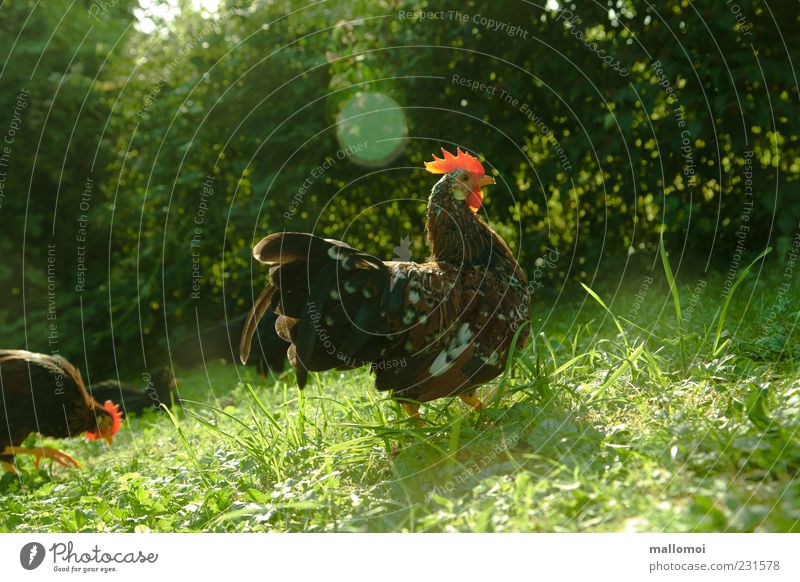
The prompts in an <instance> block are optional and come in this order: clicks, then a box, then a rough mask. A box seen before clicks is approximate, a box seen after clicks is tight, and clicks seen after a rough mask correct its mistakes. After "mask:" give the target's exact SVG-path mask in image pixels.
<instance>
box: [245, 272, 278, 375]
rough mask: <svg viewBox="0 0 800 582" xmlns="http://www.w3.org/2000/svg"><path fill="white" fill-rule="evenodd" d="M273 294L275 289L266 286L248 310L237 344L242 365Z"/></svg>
mask: <svg viewBox="0 0 800 582" xmlns="http://www.w3.org/2000/svg"><path fill="white" fill-rule="evenodd" d="M273 293H275V287H273V286H272V285H267V286H266V287H265V288H264V290H263V291H262V292H261V294H260V295H259V296H258V299H256V302H255V303H254V304H253V308H252V309H251V310H250V313H249V315H248V316H247V321H246V322H245V324H244V330H243V331H242V340H241V343H240V344H239V359H240V360H241V361H242V363H243V364H246V363H247V359H248V358H249V357H250V347H251V344H252V343H253V335H254V334H255V333H256V329H258V322H259V321H261V318H262V317H263V316H264V312H265V311H266V310H267V308H268V307H269V305H270V303H271V302H272V295H273Z"/></svg>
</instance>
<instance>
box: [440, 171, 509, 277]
mask: <svg viewBox="0 0 800 582" xmlns="http://www.w3.org/2000/svg"><path fill="white" fill-rule="evenodd" d="M454 187H456V186H455V184H454V179H453V177H452V176H451V175H449V174H448V175H445V176H444V177H443V178H442V179H441V180H439V181H438V182H437V183H436V185H435V186H434V187H433V189H432V190H431V196H430V198H429V199H428V221H427V224H426V225H425V230H426V231H427V235H428V245H429V246H430V249H431V256H430V259H429V260H430V261H432V262H433V261H435V262H439V263H448V264H451V265H454V266H469V265H485V266H489V265H494V264H497V263H499V262H510V263H511V264H512V265H514V266H516V260H514V257H513V255H512V254H511V251H510V250H509V248H508V246H507V245H506V244H505V242H504V241H503V239H502V238H500V236H499V235H498V234H497V233H495V232H494V230H492V228H491V227H490V226H489V225H488V224H486V223H485V222H483V220H481V218H480V216H479V214H478V213H475V212H472V211H471V210H470V209H469V207H468V206H467V205H466V204H465V203H464V201H463V200H459V199H457V198H456V197H454V196H453V188H454ZM512 270H513V269H512Z"/></svg>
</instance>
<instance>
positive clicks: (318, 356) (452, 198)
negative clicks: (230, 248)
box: [241, 169, 528, 402]
mask: <svg viewBox="0 0 800 582" xmlns="http://www.w3.org/2000/svg"><path fill="white" fill-rule="evenodd" d="M474 182H475V177H474V176H473V175H471V174H469V172H467V171H466V170H463V169H457V170H455V171H452V172H449V173H447V174H446V175H444V176H443V177H442V178H441V179H440V180H439V182H437V184H436V185H435V186H434V188H433V190H432V192H431V196H430V199H429V203H428V217H427V225H426V229H427V239H428V244H429V246H430V249H431V256H430V258H429V259H428V260H427V261H426V262H424V263H413V262H384V261H381V260H380V259H378V258H376V257H373V256H371V255H368V254H366V253H362V252H360V251H358V250H356V249H353V248H352V247H350V246H349V245H347V244H345V243H343V242H341V241H337V240H331V239H323V238H320V237H316V236H314V235H311V234H304V233H276V234H272V235H270V236H268V237H266V238H265V239H263V240H262V241H261V242H259V243H258V245H256V247H255V248H254V251H253V254H254V256H255V258H256V259H258V260H259V261H261V262H263V263H267V264H269V265H271V268H270V283H269V285H267V287H266V288H265V289H264V291H263V292H262V293H261V295H260V296H259V298H258V299H257V300H256V302H255V305H254V306H253V310H252V311H251V313H250V317H249V319H248V322H247V324H246V325H245V329H244V333H243V336H242V345H241V356H242V359H243V361H246V359H247V356H248V353H249V346H250V341H251V337H252V334H253V332H254V330H255V327H256V325H257V324H258V320H259V319H260V317H261V315H262V314H263V313H264V312H266V311H268V310H272V311H274V312H275V313H277V314H278V319H277V321H276V330H277V332H278V334H279V335H280V336H281V337H283V338H284V339H285V340H287V341H289V342H291V346H290V347H289V352H288V355H289V360H290V362H291V364H292V366H294V367H295V368H296V369H297V380H298V384H299V386H300V387H301V388H302V387H303V386H304V385H305V384H306V379H307V372H308V371H309V370H313V371H320V370H327V369H332V368H357V367H361V366H364V365H369V366H371V367H372V369H373V371H374V372H375V386H376V388H377V389H378V390H390V391H391V392H392V394H393V395H394V396H396V397H403V398H409V399H413V400H418V401H423V402H424V401H430V400H434V399H436V398H442V397H445V396H454V395H459V394H468V393H470V392H471V391H473V390H474V388H475V387H477V386H479V385H481V384H484V383H486V382H488V381H490V380H492V379H493V378H496V377H497V376H498V375H499V374H500V373H501V372H502V370H503V369H504V367H505V362H506V359H507V357H508V354H509V351H510V349H511V342H512V338H513V336H514V332H515V330H516V329H517V327H518V326H519V325H520V324H522V323H523V322H525V321H527V319H528V309H527V305H528V304H527V301H526V298H525V291H526V286H527V282H526V279H525V274H524V273H523V271H522V269H521V268H520V267H519V265H518V264H517V261H516V260H515V259H514V256H513V255H512V253H511V251H510V250H509V248H508V246H507V245H506V244H505V242H504V241H503V240H502V239H501V238H500V236H498V235H497V233H495V232H494V231H493V230H492V229H491V228H490V227H489V226H488V225H487V224H486V223H485V222H483V220H482V219H481V218H480V217H479V215H478V214H476V213H475V212H473V211H472V210H471V209H470V208H469V206H468V205H467V204H466V203H465V198H467V193H466V188H467V187H474ZM473 199H474V198H473ZM526 340H527V329H526V330H525V331H523V332H521V334H520V337H519V345H524V343H525V342H526Z"/></svg>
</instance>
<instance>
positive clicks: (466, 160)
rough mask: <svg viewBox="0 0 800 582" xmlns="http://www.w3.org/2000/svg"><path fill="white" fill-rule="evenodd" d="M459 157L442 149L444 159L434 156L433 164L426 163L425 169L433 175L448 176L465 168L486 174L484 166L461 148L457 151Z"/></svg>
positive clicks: (480, 174)
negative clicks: (449, 173) (456, 170)
mask: <svg viewBox="0 0 800 582" xmlns="http://www.w3.org/2000/svg"><path fill="white" fill-rule="evenodd" d="M456 151H457V152H458V155H456V156H454V155H453V154H451V153H450V152H448V151H447V150H446V149H444V148H442V154H443V155H444V158H437V157H436V154H433V161H432V162H425V169H426V170H427V171H429V172H430V173H431V174H447V173H448V172H452V171H453V170H455V169H456V168H464V169H465V170H467V171H469V172H471V173H473V174H477V175H479V176H483V175H484V174H485V173H486V172H484V171H483V165H482V164H481V163H480V161H478V158H476V157H475V156H472V155H470V154H468V153H467V152H465V151H463V150H462V149H461V148H458V149H457V150H456Z"/></svg>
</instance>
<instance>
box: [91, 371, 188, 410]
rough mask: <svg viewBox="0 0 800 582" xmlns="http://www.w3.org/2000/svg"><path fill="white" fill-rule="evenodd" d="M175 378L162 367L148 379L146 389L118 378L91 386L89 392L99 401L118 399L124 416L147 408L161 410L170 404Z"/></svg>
mask: <svg viewBox="0 0 800 582" xmlns="http://www.w3.org/2000/svg"><path fill="white" fill-rule="evenodd" d="M174 387H175V378H174V376H173V375H172V372H170V370H169V369H168V368H161V369H159V370H157V371H156V372H154V373H153V375H152V376H151V377H150V378H149V379H148V385H147V389H146V390H139V389H137V388H134V387H133V386H130V385H128V384H123V383H120V382H118V381H117V380H103V381H102V382H97V383H96V384H92V385H91V386H89V394H90V395H91V396H92V398H94V399H95V400H97V401H98V402H105V401H106V400H116V401H118V402H119V411H120V413H121V414H122V417H123V418H124V417H126V416H127V415H129V414H139V413H141V412H143V411H144V410H147V409H150V408H152V409H154V410H160V409H161V405H162V404H164V405H165V406H170V405H171V403H172V390H173V388H174Z"/></svg>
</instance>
